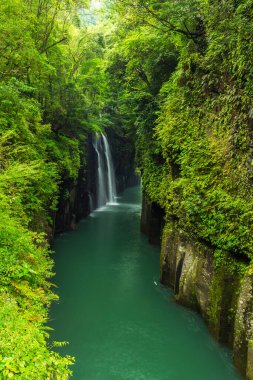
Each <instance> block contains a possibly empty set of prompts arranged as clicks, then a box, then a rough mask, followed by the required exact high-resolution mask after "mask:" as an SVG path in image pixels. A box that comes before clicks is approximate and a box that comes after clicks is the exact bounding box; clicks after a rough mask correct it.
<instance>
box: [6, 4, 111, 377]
mask: <svg viewBox="0 0 253 380" xmlns="http://www.w3.org/2000/svg"><path fill="white" fill-rule="evenodd" d="M83 6H84V4H83V1H69V0H66V1H65V0H64V1H59V0H46V1H44V0H43V1H41V0H31V1H25V0H15V1H10V0H7V1H4V2H1V4H0V51H1V62H0V162H1V164H0V278H1V280H0V309H1V313H0V379H3V380H4V379H9V378H15V379H20V380H22V379H23V380H27V379H29V380H30V379H31V380H32V379H34V380H35V379H36V380H40V379H41V380H45V379H48V380H49V379H50V380H51V379H61V380H62V379H66V380H67V379H68V378H69V376H70V375H71V371H70V369H69V366H70V365H71V364H72V363H73V358H70V357H61V356H60V355H59V354H57V353H56V352H55V351H54V350H53V347H51V346H49V345H48V338H49V333H48V329H47V328H46V327H45V324H46V323H47V319H48V307H49V306H50V304H51V302H52V301H54V300H56V299H57V297H56V296H55V295H54V293H53V292H52V289H51V287H52V284H51V283H50V278H51V277H52V275H53V273H52V265H53V262H52V260H51V258H50V251H49V248H48V243H47V239H48V237H47V236H46V234H45V231H46V232H48V233H49V235H50V231H52V226H51V225H52V220H51V217H52V215H53V213H54V212H55V211H56V209H57V201H58V195H59V194H58V193H59V185H60V183H61V181H64V180H66V179H68V180H71V181H75V180H76V178H77V175H78V171H79V168H80V165H81V157H80V156H81V153H82V154H85V153H84V152H83V151H84V146H85V141H86V136H87V132H88V131H90V130H94V126H93V122H94V124H96V127H95V129H99V128H101V123H100V122H98V120H100V108H101V107H102V105H101V104H102V103H103V91H104V87H105V81H104V77H103V76H104V74H103V70H100V69H99V68H100V67H101V62H102V61H101V59H102V54H103V41H101V38H100V36H99V34H98V32H97V31H94V32H92V31H91V30H90V29H89V28H88V27H86V26H85V25H83V26H82V27H81V25H82V22H81V20H80V19H79V13H78V11H79V10H80V8H81V7H83ZM84 161H85V160H84V159H82V164H83V163H84ZM59 345H61V343H56V344H55V346H59Z"/></svg>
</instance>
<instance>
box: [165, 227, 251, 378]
mask: <svg viewBox="0 0 253 380" xmlns="http://www.w3.org/2000/svg"><path fill="white" fill-rule="evenodd" d="M235 268H237V266H236V260H233V259H231V258H228V259H227V260H226V258H225V259H224V262H223V263H222V265H221V266H217V265H216V264H215V259H214V252H213V251H212V250H211V249H210V248H207V247H206V246H204V245H203V244H200V243H199V242H197V241H189V239H187V238H186V237H185V236H184V233H183V232H182V231H178V230H177V229H176V228H175V225H174V223H173V222H171V223H168V224H167V225H166V226H165V227H164V230H163V238H162V251H161V282H162V283H163V284H164V285H167V286H170V287H172V288H173V290H174V292H175V298H176V299H177V301H178V302H180V303H181V304H183V305H185V306H187V307H190V308H191V309H194V310H197V311H198V312H199V313H200V314H201V315H202V317H203V318H204V320H205V321H206V323H207V325H208V328H209V330H210V332H211V333H212V334H213V336H214V337H215V338H216V339H217V340H218V341H220V342H222V343H224V344H227V345H229V346H230V347H231V348H232V349H233V356H234V362H235V365H236V367H237V368H238V369H239V370H240V371H241V373H242V374H244V375H246V376H247V379H249V380H253V275H251V276H250V275H248V274H246V275H244V278H243V279H242V275H240V273H239V271H237V270H236V269H235Z"/></svg>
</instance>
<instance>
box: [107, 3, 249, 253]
mask: <svg viewBox="0 0 253 380" xmlns="http://www.w3.org/2000/svg"><path fill="white" fill-rule="evenodd" d="M110 7H111V8H110V12H111V13H113V20H114V22H115V23H116V30H115V31H114V33H113V34H112V36H111V37H110V41H112V42H111V45H110V49H109V54H108V62H109V69H108V71H109V72H110V80H111V83H112V86H113V87H114V88H115V87H116V88H117V91H116V93H117V96H116V97H115V98H116V99H117V100H116V102H115V108H116V109H117V110H118V115H115V116H116V118H117V119H118V120H119V121H120V123H121V124H123V125H124V126H127V125H129V128H133V127H134V129H135V133H136V145H137V163H138V166H139V170H140V172H141V173H142V180H143V186H144V191H145V192H146V193H147V195H148V196H149V198H150V199H151V200H152V201H154V202H157V203H158V204H160V206H161V207H163V208H164V209H165V210H166V215H167V218H168V219H169V218H173V220H176V221H177V224H178V227H179V228H181V229H183V230H184V231H185V233H187V234H188V235H189V236H191V237H194V238H198V239H200V240H202V241H205V242H206V243H207V244H208V245H210V246H213V247H214V248H215V249H216V251H220V252H229V254H231V255H233V256H238V257H244V258H245V259H246V260H249V259H251V258H252V250H253V239H252V236H253V230H252V228H253V227H252V225H253V224H252V210H253V197H252V178H253V171H252V162H253V156H252V137H253V136H252V104H251V103H252V102H251V99H252V68H251V66H250V62H251V57H252V54H253V45H252V41H251V40H250V37H249V36H250V35H251V31H252V28H253V25H252V18H251V17H250V15H251V13H252V4H251V2H243V3H240V4H239V3H235V2H234V1H232V0H231V1H227V2H225V3H222V4H221V3H220V2H218V1H214V2H213V1H212V2H209V1H204V0H203V1H202V0H199V1H194V0H189V1H178V2H176V3H175V2H157V1H155V0H152V1H151V2H149V3H146V2H143V1H141V0H138V1H135V2H130V1H128V0H124V1H111V2H110Z"/></svg>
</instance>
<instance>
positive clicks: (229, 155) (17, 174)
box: [0, 0, 253, 380]
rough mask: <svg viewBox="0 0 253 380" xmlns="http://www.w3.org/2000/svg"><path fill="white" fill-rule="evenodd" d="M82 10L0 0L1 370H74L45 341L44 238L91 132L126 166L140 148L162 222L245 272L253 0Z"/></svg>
mask: <svg viewBox="0 0 253 380" xmlns="http://www.w3.org/2000/svg"><path fill="white" fill-rule="evenodd" d="M90 12H91V11H89V4H86V3H85V2H83V1H78V0H29V1H25V0H15V1H11V0H7V1H2V2H1V3H0V50H1V60H0V88H1V91H0V123H1V127H0V134H1V139H0V155H1V166H0V170H1V172H0V187H1V193H0V212H1V219H0V224H1V228H0V242H1V244H0V254H1V264H0V268H1V287H0V303H1V313H0V327H1V329H0V379H8V378H12V377H13V378H17V379H29V380H32V379H36V380H39V379H68V378H69V375H70V373H71V367H70V365H71V363H73V360H74V359H73V358H71V357H61V356H60V355H59V354H58V353H56V351H54V346H56V347H57V346H59V345H62V344H64V343H59V342H58V343H57V342H55V343H54V344H50V345H49V344H48V343H47V342H48V337H49V335H50V331H49V328H48V327H47V326H46V322H47V319H48V308H49V306H50V304H51V302H52V301H54V300H55V299H56V298H57V297H56V295H55V294H54V292H53V284H52V275H53V273H52V267H53V261H52V259H51V256H50V248H49V241H50V239H51V238H52V234H53V226H54V219H55V214H56V212H57V207H58V201H59V197H60V193H61V191H62V184H63V183H64V181H65V180H71V181H72V182H73V183H74V182H75V181H76V180H77V178H78V173H79V170H80V168H81V167H82V168H83V170H84V171H85V170H87V139H88V135H89V134H91V133H96V132H100V131H112V132H111V133H113V135H114V144H115V146H114V148H115V153H114V154H115V155H116V157H121V162H123V163H124V162H125V163H126V165H127V164H128V163H127V157H128V154H130V152H131V154H132V149H133V148H132V147H133V145H135V165H136V170H137V172H138V173H139V174H140V175H141V178H142V185H143V192H144V195H145V198H146V200H147V201H148V202H150V203H155V204H156V205H158V206H159V207H160V208H161V210H163V213H164V223H165V231H166V229H169V228H171V223H173V225H174V226H176V228H177V229H178V230H180V231H181V230H182V231H183V232H184V235H185V236H187V237H188V238H189V239H194V240H197V241H199V242H200V243H201V244H205V245H206V246H208V247H211V248H212V252H213V254H214V258H215V264H216V266H217V268H222V267H223V266H224V263H226V268H227V270H229V271H230V272H231V273H232V274H233V273H237V274H238V273H239V275H240V276H241V278H243V275H244V274H245V272H247V273H249V274H252V267H251V264H250V263H251V259H252V249H253V240H252V238H253V197H252V180H253V145H252V137H253V136H252V132H253V106H252V91H253V84H252V83H253V70H252V63H251V59H252V58H253V35H252V33H253V21H252V16H253V2H252V1H250V0H249V1H247V0H242V1H236V0H227V1H216V0H185V1H183V0H178V1H156V0H150V1H149V2H146V1H143V0H136V1H130V0H117V1H116V0H108V1H106V2H105V4H104V5H103V7H101V9H100V14H99V16H96V18H95V17H94V16H90ZM119 160H120V159H119ZM122 165H123V164H122V163H121V166H122ZM61 196H62V194H61ZM63 196H64V197H66V198H67V197H68V196H69V194H68V193H67V192H66V193H65V194H64V195H63ZM173 228H174V227H173ZM231 258H233V259H235V260H231ZM245 344H246V343H245ZM252 378H253V377H252Z"/></svg>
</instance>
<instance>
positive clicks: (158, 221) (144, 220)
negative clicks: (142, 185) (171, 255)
mask: <svg viewBox="0 0 253 380" xmlns="http://www.w3.org/2000/svg"><path fill="white" fill-rule="evenodd" d="M163 219H164V211H163V210H162V209H161V207H159V206H158V205H157V204H156V203H154V202H149V201H148V200H147V199H146V197H145V196H143V199H142V214H141V232H142V233H144V234H145V235H147V236H148V239H149V242H150V243H151V244H157V245H160V244H161V233H162V227H163Z"/></svg>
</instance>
